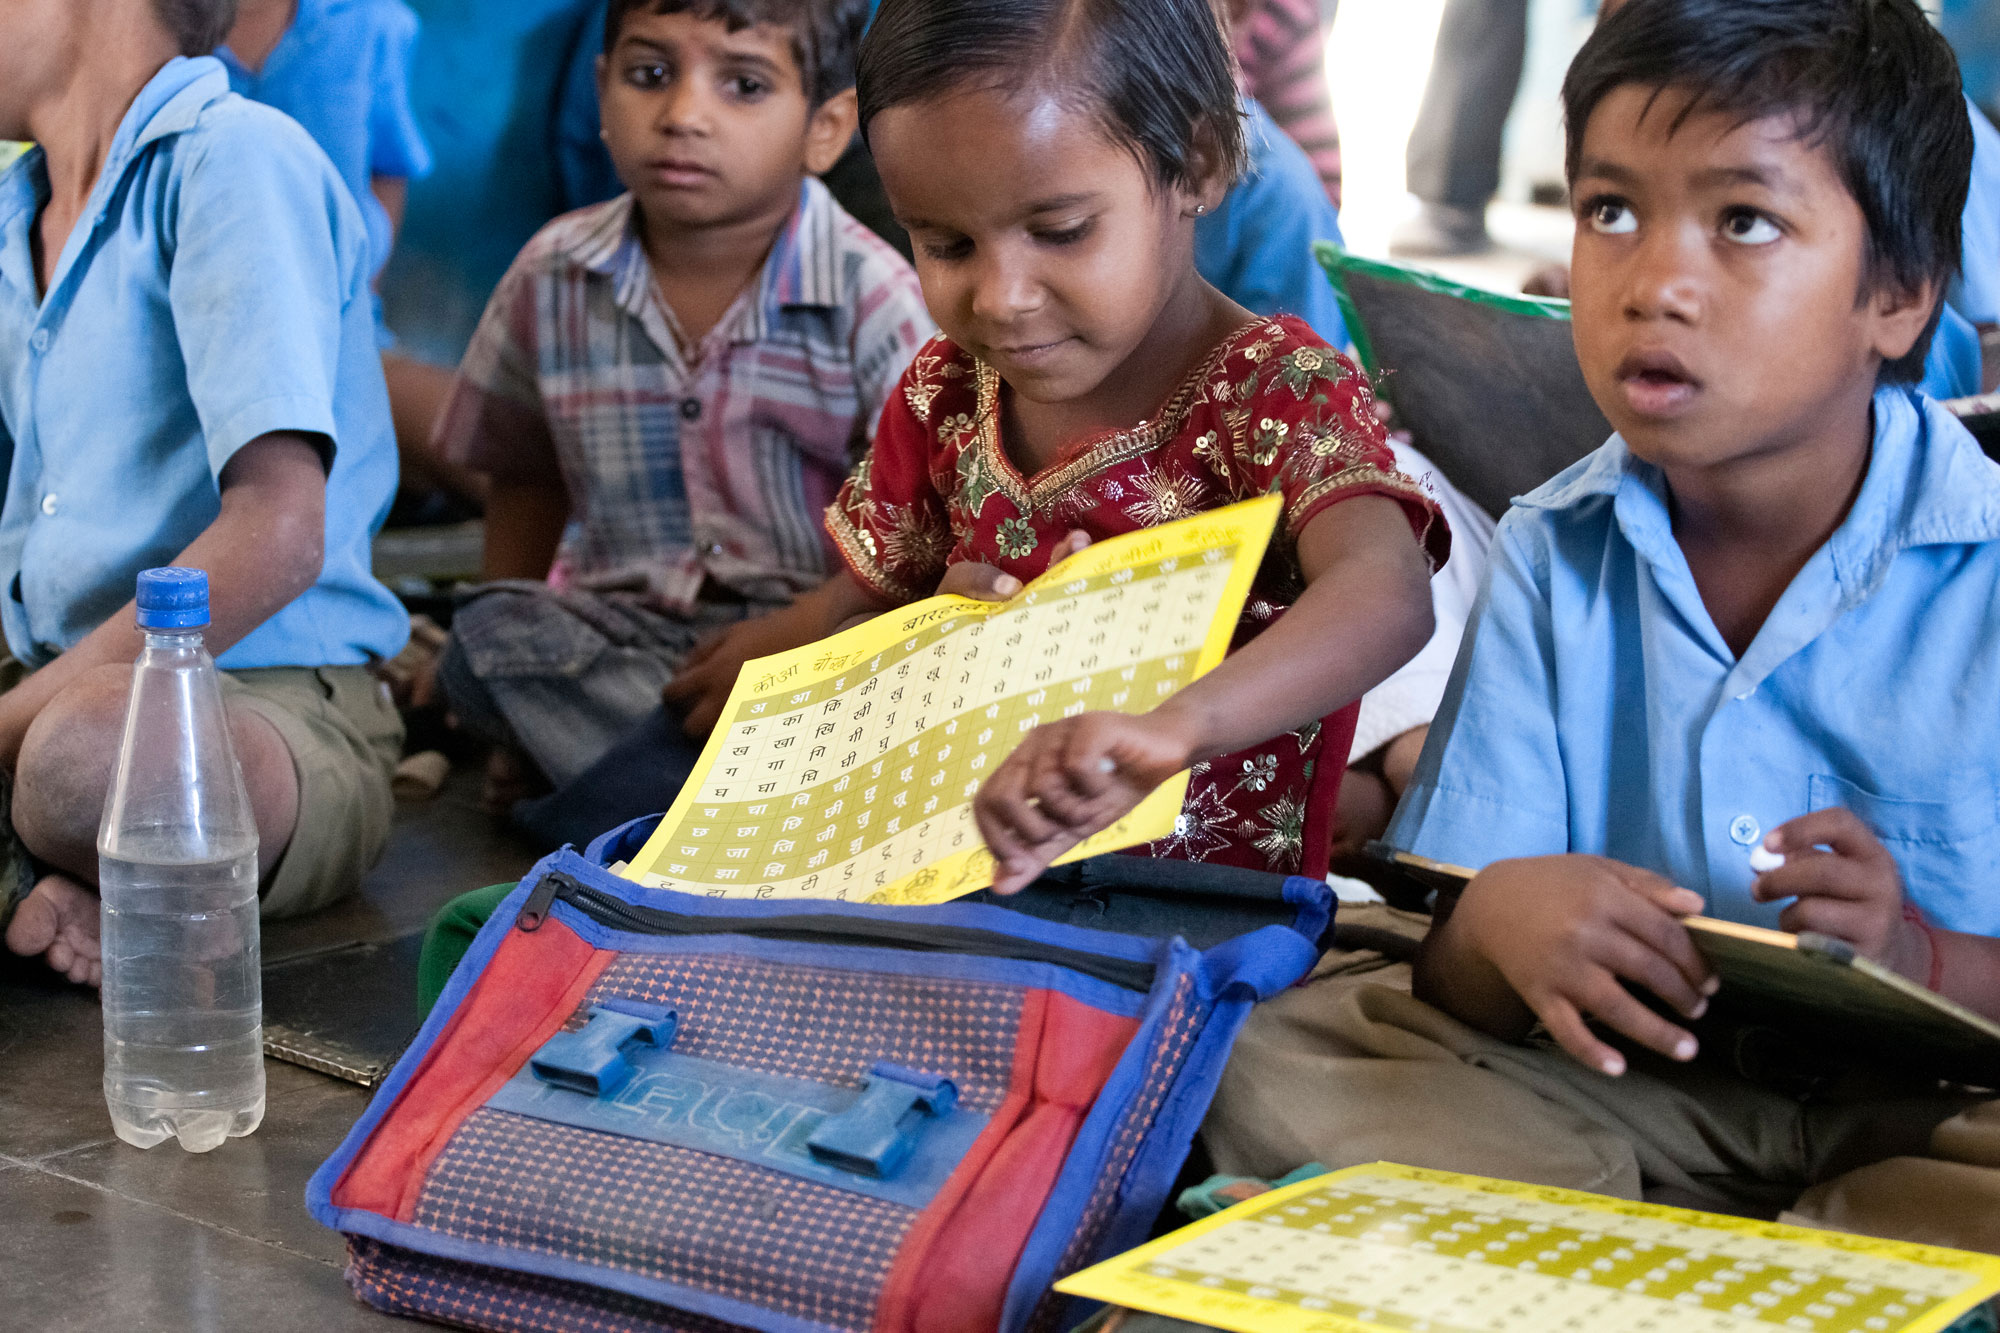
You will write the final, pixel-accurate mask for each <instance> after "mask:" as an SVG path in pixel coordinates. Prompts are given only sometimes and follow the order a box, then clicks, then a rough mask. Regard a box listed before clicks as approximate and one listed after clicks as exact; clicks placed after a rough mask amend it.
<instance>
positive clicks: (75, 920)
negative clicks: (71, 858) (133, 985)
mask: <svg viewBox="0 0 2000 1333" xmlns="http://www.w3.org/2000/svg"><path fill="white" fill-rule="evenodd" d="M7 947H8V948H9V949H11V950H13V951H14V952H15V953H17V954H20V955H21V956H22V957H23V958H33V957H34V956H35V955H36V954H40V955H41V956H42V958H43V959H44V961H46V962H47V963H48V965H49V966H50V967H52V968H54V969H55V970H56V971H57V972H60V973H61V974H62V975H64V976H65V977H68V978H69V979H70V980H71V981H74V982H75V983H76V984H77V985H79V986H95V985H98V984H99V983H101V982H102V981H103V980H104V963H103V960H102V956H101V954H100V953H99V951H98V947H97V895H96V894H95V893H92V892H91V891H90V890H89V889H87V888H85V887H84V886H83V885H81V884H79V883H77V882H76V881H75V880H73V879H71V878H69V877H68V876H67V875H45V876H43V877H42V879H41V880H40V882H38V883H37V884H36V885H35V887H34V888H32V889H30V890H29V891H28V896H27V897H25V898H23V899H22V900H21V905H20V906H19V907H16V908H15V909H14V919H13V920H12V921H10V922H8V924H7Z"/></svg>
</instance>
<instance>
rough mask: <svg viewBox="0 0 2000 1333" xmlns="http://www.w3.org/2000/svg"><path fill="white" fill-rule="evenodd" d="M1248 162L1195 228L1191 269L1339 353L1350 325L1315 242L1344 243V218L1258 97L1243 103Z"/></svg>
mask: <svg viewBox="0 0 2000 1333" xmlns="http://www.w3.org/2000/svg"><path fill="white" fill-rule="evenodd" d="M1243 112H1244V117H1245V121H1244V125H1243V134H1244V138H1245V140H1246V142H1247V145H1248V147H1249V149H1250V161H1249V163H1248V164H1247V166H1246V168H1245V170H1244V172H1243V179H1242V180H1240V181H1238V182H1237V183H1236V187H1235V188H1234V189H1232V190H1231V191H1230V192H1229V193H1228V194H1227V195H1225V196H1224V197H1223V200H1222V205H1221V207H1219V208H1217V209H1216V210H1215V212H1213V213H1211V214H1209V215H1208V216H1207V217H1205V218H1203V219H1202V220H1201V221H1200V222H1199V223H1197V224H1195V229H1194V266H1195V268H1196V269H1198V270H1200V272H1201V276H1202V277H1204V278H1206V279H1208V281H1209V282H1210V283H1211V284H1213V285H1214V286H1215V288H1216V289H1217V290H1218V291H1220V292H1221V293H1222V294H1223V295H1224V296H1227V297H1228V298H1229V299H1230V300H1232V301H1234V302H1236V303H1237V304H1238V305H1241V306H1243V307H1244V308H1245V309H1247V310H1249V311H1250V312H1251V313H1253V314H1258V315H1281V314H1282V315H1296V316H1298V317H1299V318H1300V319H1302V320H1304V321H1305V322H1306V323H1308V324H1310V325H1312V329H1313V332H1314V333H1317V334H1318V335H1319V336H1320V337H1322V338H1324V339H1326V340H1327V342H1328V343H1329V344H1331V345H1332V346H1334V347H1345V346H1347V323H1346V321H1345V320H1343V319H1342V318H1341V317H1340V300H1339V298H1338V297H1336V296H1335V295H1334V291H1333V284H1332V283H1331V282H1329V281H1328V280H1327V277H1326V273H1325V271H1324V270H1323V269H1321V268H1320V266H1319V260H1318V259H1316V258H1314V256H1313V242H1315V241H1332V242H1333V243H1334V244H1335V245H1339V244H1340V240H1341V238H1340V217H1339V215H1338V214H1337V213H1335V212H1334V209H1333V201H1332V200H1331V199H1328V198H1327V197H1326V186H1325V184H1324V183H1323V182H1321V180H1320V178H1319V172H1318V170H1317V169H1316V168H1315V167H1314V166H1313V164H1312V159H1311V158H1309V157H1307V156H1306V152H1305V149H1303V148H1301V147H1299V146H1298V145H1297V144H1296V143H1293V142H1292V140H1291V139H1290V138H1289V137H1288V136H1287V135H1286V134H1285V132H1284V130H1283V129H1281V128H1279V126H1278V123H1277V122H1276V121H1274V120H1272V119H1271V117H1270V113H1268V112H1266V111H1265V110H1264V108H1263V107H1262V106H1261V105H1260V104H1259V103H1258V102H1257V101H1256V100H1255V99H1254V98H1245V99H1243Z"/></svg>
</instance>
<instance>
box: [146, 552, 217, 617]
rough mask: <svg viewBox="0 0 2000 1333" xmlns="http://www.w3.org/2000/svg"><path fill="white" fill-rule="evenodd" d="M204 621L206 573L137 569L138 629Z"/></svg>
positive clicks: (206, 586) (168, 569) (174, 569)
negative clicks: (138, 571) (138, 570)
mask: <svg viewBox="0 0 2000 1333" xmlns="http://www.w3.org/2000/svg"><path fill="white" fill-rule="evenodd" d="M206 624H208V573H207V571H206V570H200V569H179V568H175V567H171V566H170V567H168V568H166V569H146V570H141V571H140V573H139V628H140V629H200V628H201V627H202V626H204V625H206Z"/></svg>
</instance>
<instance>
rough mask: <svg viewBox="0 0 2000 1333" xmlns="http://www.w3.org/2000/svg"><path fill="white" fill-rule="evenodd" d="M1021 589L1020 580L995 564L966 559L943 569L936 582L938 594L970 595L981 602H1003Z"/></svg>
mask: <svg viewBox="0 0 2000 1333" xmlns="http://www.w3.org/2000/svg"><path fill="white" fill-rule="evenodd" d="M1019 591H1021V580H1019V579H1017V578H1015V577H1014V576H1013V575H1012V574H1009V573H1007V572H1006V571H1004V570H1002V569H1001V568H1000V567H999V566H997V565H987V564H980V563H977V562H974V561H966V562H964V563H961V564H956V565H953V566H952V567H951V568H950V569H948V570H946V571H945V574H944V578H943V579H941V580H939V582H938V592H939V594H941V595H943V594H950V595H954V596H958V597H970V598H972V599H974V600H975V601H981V602H1004V601H1006V600H1007V599H1008V598H1009V597H1012V596H1013V595H1014V594H1015V593H1017V592H1019Z"/></svg>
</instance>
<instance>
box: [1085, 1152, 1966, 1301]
mask: <svg viewBox="0 0 2000 1333" xmlns="http://www.w3.org/2000/svg"><path fill="white" fill-rule="evenodd" d="M1056 1290H1058V1291H1063V1292H1068V1293H1070V1294H1071V1295H1076V1296H1085V1297H1089V1298H1091V1299H1094V1300H1100V1301H1107V1302H1109V1303H1111V1304H1113V1305H1121V1306H1126V1307H1129V1308H1132V1309H1137V1310H1145V1311H1148V1312H1150V1313H1153V1314H1160V1315H1166V1316H1169V1317H1171V1318H1175V1319H1184V1320H1187V1321H1189V1322H1191V1323H1196V1324H1203V1325H1208V1326H1210V1327H1214V1328H1220V1329H1231V1330H1235V1333H1362V1331H1364V1330H1365V1331H1367V1333H1376V1331H1377V1330H1383V1331H1387V1330H1394V1333H1609V1330H1620V1331H1621V1333H1631V1331H1641V1333H1780V1331H1781V1330H1782V1331H1783V1333H1791V1330H1800V1331H1801V1333H1935V1331H1936V1330H1941V1329H1944V1328H1947V1327H1949V1326H1950V1325H1951V1324H1952V1323H1953V1322H1954V1321H1955V1320H1957V1319H1958V1318H1959V1316H1961V1315H1963V1314H1965V1313H1966V1312H1967V1311H1969V1310H1971V1309H1972V1308H1973V1307H1974V1306H1976V1305H1978V1304H1979V1302H1981V1301H1982V1300H1986V1299H1988V1298H1989V1297H1991V1296H1993V1295H1994V1294H1995V1293H1996V1292H2000V1258H1994V1257H1992V1256H1989V1255H1983V1254H1967V1253H1965V1252H1963V1251H1959V1250H1946V1249H1938V1248H1935V1247H1931V1246H1924V1245H1905V1244H1900V1243H1898V1242H1895V1241H1885V1240H1874V1239H1870V1238H1867V1237H1862V1236H1850V1235H1844V1234H1839V1233H1835V1232H1827V1231H1810V1230H1806V1229H1804V1228H1802V1227H1791V1226H1780V1225H1778V1224H1776V1223H1765V1222H1752V1221H1746V1220H1744V1219H1742V1218H1736V1217H1719V1216H1716V1215H1714V1214H1710V1213H1698V1212H1691V1211H1689V1210H1686V1209H1681V1208H1665V1207H1660V1206H1658V1205H1655V1204H1645V1203H1631V1202H1627V1201H1625V1200H1623V1199H1608V1198H1604V1197H1603V1196H1601V1195H1596V1194H1582V1193H1578V1192H1576V1191H1574V1190H1558V1189H1548V1188H1545V1187H1543V1186H1539V1185H1522V1184H1516V1183H1514V1182H1511V1181H1503V1180H1487V1179H1485V1178H1483V1177H1480V1176H1462V1175H1454V1174H1452V1173H1450V1172H1445V1171H1422V1170H1418V1169H1416V1168H1414V1167H1407V1166H1395V1165H1392V1164H1390V1163H1387V1162H1378V1163H1376V1164H1375V1165H1373V1166H1357V1167H1351V1168H1349V1169H1348V1170H1345V1171H1336V1172H1334V1173H1333V1174H1331V1175H1326V1176H1321V1177H1319V1178H1318V1179H1316V1180H1308V1181H1303V1182H1301V1183H1299V1184H1297V1185H1290V1186H1286V1187H1285V1188H1283V1189H1279V1190H1274V1191H1272V1192H1271V1193H1269V1194H1264V1195H1260V1196H1258V1197H1257V1198H1254V1199H1252V1200H1250V1201H1249V1202H1248V1203H1243V1204H1238V1205H1237V1206H1236V1207H1234V1208H1231V1209H1229V1210H1228V1211H1227V1212H1223V1213H1218V1214H1217V1215H1216V1216H1214V1217H1210V1218H1206V1219H1204V1220H1202V1221H1200V1222H1197V1223H1195V1224H1194V1225H1193V1226H1191V1227H1187V1228H1186V1229H1184V1230H1181V1231H1177V1232H1175V1233H1174V1234H1172V1235H1171V1236H1165V1237H1162V1238H1161V1239H1159V1240H1156V1241H1153V1242H1152V1243H1151V1244H1148V1245H1145V1246H1142V1247H1140V1248H1139V1249H1136V1250H1133V1251H1132V1252H1131V1253H1129V1254H1126V1255H1122V1256H1120V1257H1119V1258H1116V1259H1113V1260H1111V1261H1109V1262H1108V1263H1102V1264H1099V1265H1097V1266H1096V1267H1095V1268H1089V1269H1086V1270H1084V1271H1083V1272H1081V1273H1078V1274H1076V1275H1075V1276H1074V1277H1071V1278H1068V1279H1066V1280H1064V1281H1062V1282H1059V1283H1057V1284H1056Z"/></svg>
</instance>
